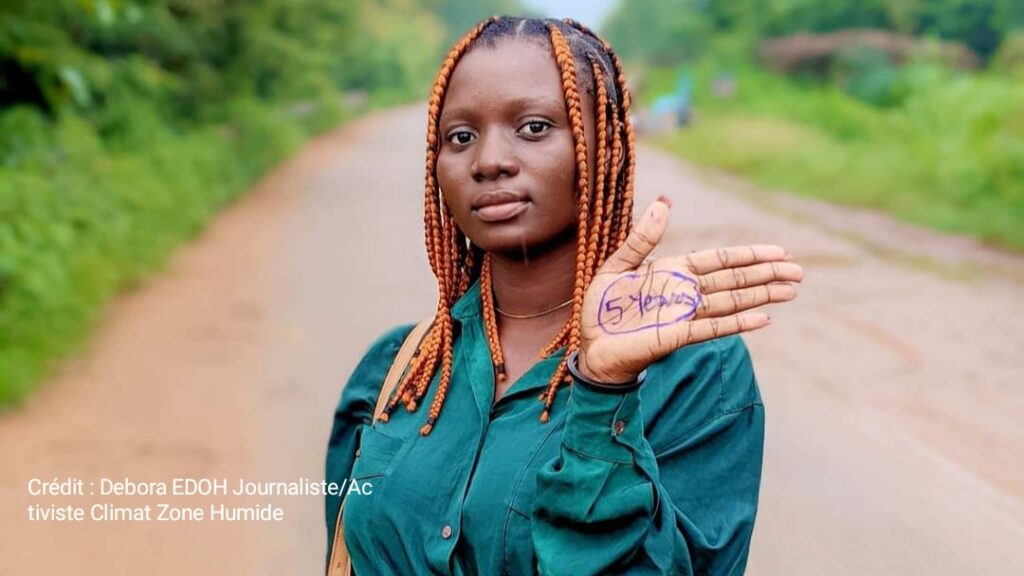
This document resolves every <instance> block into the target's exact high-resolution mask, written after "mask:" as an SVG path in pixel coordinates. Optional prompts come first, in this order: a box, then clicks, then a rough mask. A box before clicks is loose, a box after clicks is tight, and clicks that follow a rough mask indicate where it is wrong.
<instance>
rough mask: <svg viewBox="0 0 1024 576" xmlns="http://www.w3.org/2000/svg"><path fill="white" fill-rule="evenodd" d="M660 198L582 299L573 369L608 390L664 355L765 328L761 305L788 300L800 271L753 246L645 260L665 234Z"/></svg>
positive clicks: (781, 256) (779, 251) (770, 248)
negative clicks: (579, 332)
mask: <svg viewBox="0 0 1024 576" xmlns="http://www.w3.org/2000/svg"><path fill="white" fill-rule="evenodd" d="M670 206H671V203H670V201H669V200H668V199H666V198H665V197H660V198H658V200H656V201H655V202H654V203H652V204H651V205H650V206H649V207H648V208H647V210H646V211H645V212H644V214H643V216H642V217H641V218H640V220H639V222H637V223H636V225H635V226H634V227H633V230H632V231H631V232H630V234H629V236H628V237H627V238H626V241H625V243H623V245H622V246H621V247H619V249H618V250H617V251H616V252H615V253H614V254H612V255H611V256H610V257H609V258H608V260H607V261H606V262H605V263H604V265H603V266H601V268H600V269H598V271H597V272H596V274H595V275H594V279H593V281H592V282H591V284H590V286H589V287H588V289H587V293H586V295H585V296H584V298H583V318H582V342H581V345H580V351H579V359H578V363H579V369H580V371H581V372H582V373H583V375H585V376H587V377H589V378H591V379H593V380H595V381H598V382H604V383H609V384H614V383H628V382H631V381H633V380H635V379H636V377H637V376H638V375H639V374H640V372H641V371H643V370H644V368H646V367H647V366H648V365H649V364H651V363H653V362H655V361H657V360H659V359H661V358H663V357H665V356H667V355H668V354H670V353H671V352H672V351H674V350H676V349H678V348H681V347H683V346H686V345H687V344H693V343H696V342H703V341H705V340H711V339H713V338H719V337H722V336H728V335H730V334H737V333H739V332H747V331H750V330H757V329H758V328H763V327H765V326H767V325H768V324H770V323H771V319H770V318H769V316H768V314H766V313H765V312H764V311H755V309H757V308H760V307H762V306H764V305H765V304H770V303H775V302H786V301H789V300H792V299H793V298H795V297H796V288H795V286H794V283H795V282H800V281H801V280H802V279H803V276H804V272H803V269H802V268H801V267H800V266H798V265H797V264H794V263H793V262H791V261H790V260H791V257H790V255H789V253H788V252H786V250H785V249H783V248H782V247H780V246H774V245H769V244H757V245H751V246H735V247H731V248H718V249H715V250H704V251H701V252H692V253H690V254H685V255H676V256H665V257H663V258H655V259H652V260H647V257H648V256H649V255H650V254H651V252H652V251H653V250H654V248H655V247H656V246H657V245H658V243H659V242H661V239H662V236H663V235H664V233H665V229H666V228H667V227H668V213H669V208H670Z"/></svg>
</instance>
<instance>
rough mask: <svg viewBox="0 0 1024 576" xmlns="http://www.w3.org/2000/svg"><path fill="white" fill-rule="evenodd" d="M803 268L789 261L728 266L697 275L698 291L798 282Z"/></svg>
mask: <svg viewBox="0 0 1024 576" xmlns="http://www.w3.org/2000/svg"><path fill="white" fill-rule="evenodd" d="M803 279H804V269H803V268H801V267H800V266H799V265H798V264H793V263H791V262H764V263H762V264H754V265H753V266H742V267H739V268H728V269H725V270H719V271H717V272H711V273H709V274H704V275H702V276H698V277H697V282H698V284H699V285H700V291H701V292H702V293H704V294H712V293H714V292H721V291H723V290H735V289H737V288H749V287H751V286H760V285H761V284H768V283H770V282H800V281H801V280H803Z"/></svg>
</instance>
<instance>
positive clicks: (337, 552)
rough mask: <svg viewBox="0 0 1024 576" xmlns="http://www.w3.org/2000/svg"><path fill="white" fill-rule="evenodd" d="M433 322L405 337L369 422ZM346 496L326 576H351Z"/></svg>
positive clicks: (379, 409)
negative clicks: (346, 540) (346, 532)
mask: <svg viewBox="0 0 1024 576" xmlns="http://www.w3.org/2000/svg"><path fill="white" fill-rule="evenodd" d="M433 322H434V319H433V318H428V319H426V320H423V321H421V322H420V323H419V324H417V325H416V326H415V327H414V328H413V329H412V332H409V335H408V336H406V337H405V342H403V343H402V347H401V348H399V349H398V355H397V356H395V361H394V362H392V363H391V369H390V370H388V375H387V376H386V377H385V378H384V385H383V386H382V387H381V389H380V395H379V396H377V406H376V407H375V408H374V410H373V420H371V423H372V422H376V421H377V418H378V417H380V415H381V414H383V413H384V407H385V406H387V403H388V398H390V397H391V392H392V391H393V390H394V389H395V386H397V385H398V382H399V380H400V379H401V377H402V375H403V374H405V370H406V368H408V366H409V362H411V361H412V356H413V354H414V353H415V352H416V349H417V348H419V344H420V342H421V341H422V340H423V336H425V335H426V333H427V330H428V329H429V328H430V325H431V324H433ZM347 496H348V492H346V493H345V496H344V497H342V501H341V506H340V507H339V508H338V518H337V521H336V522H335V524H334V526H335V529H334V538H333V539H332V542H331V559H330V561H328V563H327V576H352V561H351V559H350V558H349V555H348V548H347V547H346V546H345V526H344V523H343V522H342V521H341V520H342V517H341V514H342V511H344V510H345V497H347Z"/></svg>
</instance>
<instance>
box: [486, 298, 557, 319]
mask: <svg viewBox="0 0 1024 576" xmlns="http://www.w3.org/2000/svg"><path fill="white" fill-rule="evenodd" d="M572 302H573V300H572V298H570V299H568V300H566V301H565V302H562V303H561V304H559V305H558V306H555V307H554V308H551V309H550V310H545V311H543V312H537V313H536V314H509V313H508V312H504V311H502V309H501V308H498V305H497V304H495V305H494V310H495V311H496V312H497V313H498V314H501V315H502V316H505V317H507V318H515V319H517V320H526V319H527V318H538V317H540V316H543V315H545V314H551V313H552V312H554V311H555V310H561V309H562V308H565V307H566V306H568V305H569V304H572Z"/></svg>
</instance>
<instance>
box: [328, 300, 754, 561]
mask: <svg viewBox="0 0 1024 576" xmlns="http://www.w3.org/2000/svg"><path fill="white" fill-rule="evenodd" d="M480 308H481V305H480V287H479V281H478V282H476V283H474V284H473V286H472V287H471V288H470V289H469V291H468V292H467V293H466V294H465V295H464V296H463V297H462V298H461V299H460V300H459V301H458V303H457V304H456V305H455V306H454V307H453V309H452V315H453V317H454V319H455V345H454V363H453V375H452V382H451V387H450V388H449V391H448V397H447V400H446V402H445V406H444V410H443V411H442V412H441V417H440V418H439V419H438V422H437V424H436V425H435V426H434V429H433V431H432V432H431V434H430V435H429V436H421V435H420V434H419V429H420V427H421V426H422V425H423V423H424V420H425V418H426V412H427V409H428V403H429V400H430V399H431V398H433V395H434V390H435V389H436V386H437V383H438V377H437V375H435V378H434V380H433V382H432V384H431V386H430V389H429V390H428V392H427V395H426V397H425V398H424V405H423V406H421V407H420V408H419V409H418V410H417V411H416V412H413V413H410V412H408V411H406V410H405V409H404V408H400V409H398V410H396V411H395V412H394V414H393V415H392V417H391V420H390V422H388V423H386V424H385V423H376V424H372V425H371V420H372V415H373V409H374V405H375V404H376V399H377V395H378V393H379V391H380V388H381V385H382V382H383V380H384V376H385V374H386V373H387V371H388V368H389V367H390V365H391V362H392V360H393V359H394V357H395V355H396V354H397V352H398V348H399V346H401V343H402V341H403V340H404V338H405V336H406V335H407V334H408V333H409V331H410V330H411V329H412V326H413V325H411V324H410V325H405V326H399V327H396V328H394V329H392V330H390V331H388V332H387V333H385V334H384V335H383V336H381V337H380V338H378V339H377V341H376V342H374V343H373V345H372V346H371V347H370V349H369V351H368V352H367V353H366V355H365V356H364V357H363V359H362V360H361V361H360V362H359V365H358V366H357V367H356V369H355V371H354V372H353V374H352V376H351V377H350V379H349V381H348V383H347V385H346V386H345V388H344V390H343V392H342V395H341V401H340V402H339V404H338V407H337V410H336V412H335V415H334V426H333V429H332V431H331V436H330V440H329V445H328V449H327V479H328V480H329V481H335V482H343V481H345V480H346V479H352V480H356V481H358V482H359V483H360V485H363V486H366V485H367V483H368V485H369V486H371V487H372V493H370V494H364V495H360V494H357V493H354V492H353V493H350V495H349V496H348V499H347V500H346V504H345V512H344V522H345V541H346V543H347V545H348V549H349V552H350V554H351V557H352V561H353V566H354V568H355V572H356V573H357V574H358V576H374V575H401V576H405V575H425V574H458V575H469V574H481V575H486V576H494V575H499V574H511V575H517V574H569V575H572V576H586V575H589V574H673V575H675V574H680V575H689V574H694V575H697V574H700V575H703V574H742V573H743V570H744V567H745V566H746V562H747V554H748V551H749V546H750V538H751V532H752V530H753V525H754V516H755V512H756V510H757V498H758V488H759V485H760V479H761V460H762V448H763V443H764V408H763V405H762V403H761V396H760V393H759V391H758V387H757V382H756V380H755V377H754V371H753V368H752V366H751V363H750V357H749V355H748V353H747V349H746V346H745V345H744V344H743V341H742V340H741V339H740V338H739V337H737V336H732V337H726V338H721V339H718V340H714V341H710V342H705V343H702V344H696V345H692V346H686V347H684V348H682V349H680V350H677V351H676V352H674V353H673V354H671V355H670V356H668V357H666V358H665V359H663V360H661V361H660V362H657V363H655V364H652V365H651V366H650V367H649V368H648V373H647V381H646V382H645V384H644V385H643V386H642V387H641V388H640V389H639V390H638V391H633V392H626V393H622V394H602V393H599V392H594V391H591V390H589V389H586V388H584V387H583V386H582V385H580V384H573V385H572V386H568V387H563V388H562V390H561V391H560V392H559V393H558V396H557V399H556V401H555V404H554V407H553V410H552V413H551V420H550V421H549V422H548V423H546V424H542V423H541V422H540V421H539V419H538V417H539V415H540V411H541V407H542V404H541V402H540V401H539V400H538V399H537V395H538V394H539V393H540V392H541V391H542V390H543V389H544V387H545V386H546V385H547V383H548V379H549V378H550V377H551V375H552V373H553V370H554V369H555V367H556V365H557V364H558V362H559V360H560V359H561V358H562V356H563V355H564V353H565V349H564V348H563V349H561V350H560V351H559V352H558V353H557V354H555V355H553V356H551V357H549V358H547V359H544V360H540V361H538V362H537V364H535V365H534V366H533V367H532V368H531V369H530V370H529V371H528V372H526V373H525V374H524V375H523V376H522V377H521V378H520V379H519V380H517V381H516V382H515V383H513V385H512V386H511V388H509V390H508V391H507V392H506V393H505V395H504V396H503V397H502V398H500V399H499V400H498V402H497V403H494V402H493V398H494V373H493V368H492V366H491V360H490V353H489V351H488V347H487V340H486V337H485V335H484V330H483V320H482V315H481V310H480ZM357 448H359V451H358V456H357ZM339 505H340V498H339V497H336V496H328V497H327V502H326V513H327V534H328V542H330V539H331V536H332V535H333V533H334V528H335V518H336V516H337V513H338V507H339Z"/></svg>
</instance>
